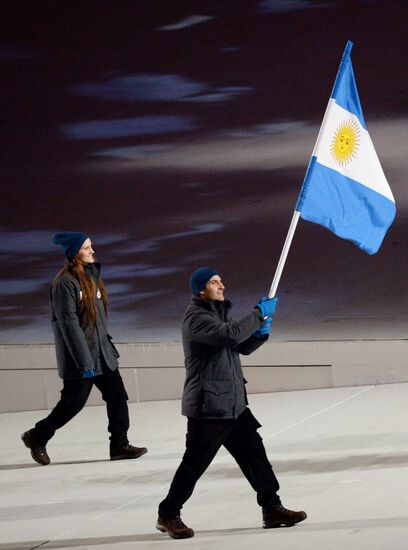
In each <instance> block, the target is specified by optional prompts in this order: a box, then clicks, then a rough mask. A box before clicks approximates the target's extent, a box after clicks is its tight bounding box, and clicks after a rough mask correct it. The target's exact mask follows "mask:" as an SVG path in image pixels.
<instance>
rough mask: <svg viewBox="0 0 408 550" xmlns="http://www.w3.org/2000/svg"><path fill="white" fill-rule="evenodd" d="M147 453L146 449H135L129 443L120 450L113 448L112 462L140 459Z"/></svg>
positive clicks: (111, 453) (111, 452)
mask: <svg viewBox="0 0 408 550" xmlns="http://www.w3.org/2000/svg"><path fill="white" fill-rule="evenodd" d="M145 453H147V449H146V447H133V445H130V444H129V443H128V444H127V445H125V446H124V447H121V448H120V449H115V448H111V450H110V459H111V460H126V459H127V458H139V456H142V455H144V454H145Z"/></svg>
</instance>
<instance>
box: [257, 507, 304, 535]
mask: <svg viewBox="0 0 408 550" xmlns="http://www.w3.org/2000/svg"><path fill="white" fill-rule="evenodd" d="M306 518H307V515H306V512H303V511H301V512H294V511H293V510H287V509H286V508H284V507H283V506H281V505H280V506H272V507H271V508H268V509H263V510H262V519H263V524H262V527H263V528H264V529H271V528H273V527H280V526H281V525H285V526H286V527H291V526H292V525H295V523H299V522H301V521H303V520H305V519H306Z"/></svg>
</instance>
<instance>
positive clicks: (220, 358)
mask: <svg viewBox="0 0 408 550" xmlns="http://www.w3.org/2000/svg"><path fill="white" fill-rule="evenodd" d="M230 309H231V302H229V301H228V300H225V301H223V302H221V301H212V300H209V301H205V300H200V298H198V297H196V296H193V298H192V300H191V303H190V305H189V306H188V307H187V310H186V313H185V316H184V320H183V328H182V336H183V348H184V356H185V367H186V380H185V383H184V391H183V399H182V414H184V415H185V416H189V417H193V418H217V419H220V418H223V419H228V418H237V417H238V416H239V415H240V414H241V413H242V411H243V410H244V409H245V407H246V406H247V404H248V401H247V396H246V391H245V383H246V381H245V380H244V377H243V373H242V367H241V361H240V358H239V354H240V353H242V354H243V355H249V354H250V353H252V352H253V351H255V350H256V349H258V348H259V347H260V346H261V345H262V344H263V343H264V342H265V341H266V340H267V337H263V338H256V337H255V336H252V334H253V333H254V332H255V331H256V330H257V329H258V328H260V327H261V325H262V323H263V317H262V314H261V312H260V311H259V310H258V309H257V308H255V309H254V310H253V312H252V313H250V314H249V315H247V316H246V317H244V318H243V319H241V320H240V321H233V320H232V319H231V318H230V317H229V311H230Z"/></svg>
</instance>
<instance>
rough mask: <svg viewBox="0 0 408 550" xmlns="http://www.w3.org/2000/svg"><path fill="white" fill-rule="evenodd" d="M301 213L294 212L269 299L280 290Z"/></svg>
mask: <svg viewBox="0 0 408 550" xmlns="http://www.w3.org/2000/svg"><path fill="white" fill-rule="evenodd" d="M299 217H300V212H298V211H297V210H295V211H294V212H293V216H292V221H291V222H290V226H289V231H288V234H287V235H286V240H285V244H284V245H283V249H282V252H281V255H280V258H279V263H278V267H277V268H276V272H275V276H274V278H273V281H272V285H271V289H270V291H269V294H268V298H274V296H275V294H276V290H277V288H278V284H279V281H280V278H281V275H282V271H283V268H284V266H285V262H286V258H287V256H288V252H289V248H290V245H291V244H292V239H293V235H294V234H295V230H296V226H297V223H298V221H299Z"/></svg>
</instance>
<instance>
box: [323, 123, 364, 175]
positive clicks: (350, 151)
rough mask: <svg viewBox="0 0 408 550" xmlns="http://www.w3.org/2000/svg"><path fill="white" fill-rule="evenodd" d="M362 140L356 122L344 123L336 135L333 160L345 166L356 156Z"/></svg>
mask: <svg viewBox="0 0 408 550" xmlns="http://www.w3.org/2000/svg"><path fill="white" fill-rule="evenodd" d="M359 138H360V128H359V126H358V124H357V122H355V121H354V120H352V119H350V120H346V121H345V122H342V123H341V124H340V126H339V127H338V128H337V130H336V133H335V134H334V137H333V140H332V143H331V147H330V153H331V155H332V157H333V159H334V160H335V161H336V162H337V163H338V164H341V165H342V166H344V165H345V164H347V163H349V162H350V161H351V160H352V159H353V158H354V157H355V155H356V153H357V150H358V146H359Z"/></svg>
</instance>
